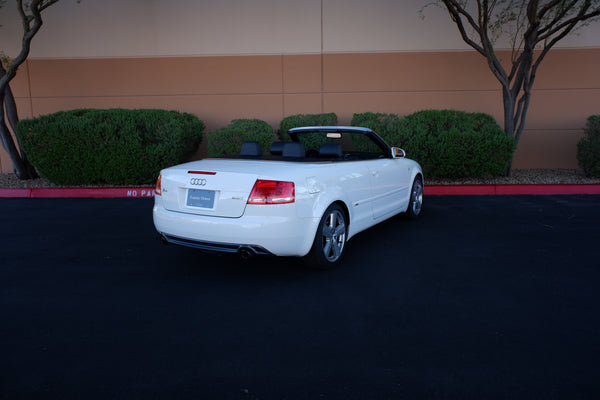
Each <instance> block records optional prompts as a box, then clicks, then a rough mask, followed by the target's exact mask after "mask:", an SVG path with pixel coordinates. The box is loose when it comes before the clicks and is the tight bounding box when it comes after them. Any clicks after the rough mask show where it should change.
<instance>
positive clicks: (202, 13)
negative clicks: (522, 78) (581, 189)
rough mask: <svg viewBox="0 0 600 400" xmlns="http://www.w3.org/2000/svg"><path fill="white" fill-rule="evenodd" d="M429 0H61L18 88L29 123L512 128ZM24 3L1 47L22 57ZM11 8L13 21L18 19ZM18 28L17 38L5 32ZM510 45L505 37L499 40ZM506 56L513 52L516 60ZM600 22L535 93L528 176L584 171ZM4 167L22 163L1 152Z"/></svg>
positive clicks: (520, 155) (5, 15)
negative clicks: (300, 120) (371, 114)
mask: <svg viewBox="0 0 600 400" xmlns="http://www.w3.org/2000/svg"><path fill="white" fill-rule="evenodd" d="M422 4H423V2H422V1H417V0H409V1H402V2H398V1H392V0H369V1H366V0H322V1H321V0H307V1H302V2H297V1H295V0H253V1H247V0H206V1H195V0H154V1H151V0H83V1H82V2H81V3H80V4H77V3H76V2H75V1H74V0H61V2H59V3H58V4H57V5H55V6H53V7H51V8H50V9H48V10H47V13H46V19H45V25H44V27H43V29H42V31H41V32H40V33H39V34H38V36H36V38H35V39H34V43H33V47H32V52H31V55H30V58H29V60H28V62H27V63H26V64H25V65H23V67H22V68H21V69H20V71H19V74H18V76H17V78H15V80H14V81H13V83H12V88H13V91H14V93H15V95H16V97H17V102H18V106H19V114H20V117H21V118H27V117H31V116H36V115H40V114H46V113H50V112H54V111H58V110H64V109H72V108H81V107H103V108H107V107H126V108H150V107H157V108H166V109H177V110H181V111H187V112H192V113H194V114H196V115H198V116H199V117H200V118H201V119H203V120H204V121H205V122H206V123H207V125H208V129H209V130H210V129H215V128H218V127H220V126H223V125H226V124H227V123H228V122H229V121H230V120H231V119H234V118H261V119H264V120H266V121H268V122H269V123H271V124H272V125H273V126H277V124H278V123H279V121H280V120H281V119H282V118H283V117H285V116H287V115H291V114H297V113H317V112H331V111H333V112H336V113H337V114H338V116H339V118H340V122H341V123H348V122H349V121H350V119H351V117H352V114H353V113H355V112H363V111H379V112H393V113H398V114H407V113H409V112H413V111H416V110H420V109H424V108H456V109H461V110H465V111H481V112H487V113H490V114H492V115H493V116H494V117H496V119H497V120H498V121H499V122H501V120H502V107H501V97H500V92H499V88H498V84H497V83H496V81H495V79H494V78H493V76H492V74H491V72H490V71H489V70H488V68H487V65H486V64H485V61H484V60H483V58H482V57H481V56H479V55H477V54H476V53H474V52H473V51H471V50H470V49H469V48H468V47H467V46H466V45H465V44H464V43H463V42H462V40H461V39H460V37H459V36H458V33H457V31H456V28H455V27H454V26H453V25H452V23H451V22H450V19H449V18H448V16H447V14H446V13H445V12H444V11H443V10H442V9H440V8H436V7H428V8H426V9H425V10H424V13H423V14H424V16H425V19H423V20H422V19H420V18H419V10H420V8H421V7H422ZM10 7H12V2H9V4H7V5H6V6H5V9H3V10H2V12H1V13H0V25H3V27H2V28H0V30H1V31H2V33H3V34H2V35H0V49H4V51H5V52H6V53H7V54H9V55H11V54H12V55H14V54H15V53H16V52H17V51H18V49H19V47H18V46H19V43H20V35H21V33H20V31H19V26H18V22H17V19H16V18H17V17H16V15H14V10H11V8H10ZM11 13H12V14H11ZM5 33H6V34H5ZM499 45H500V46H502V43H500V44H499ZM504 57H505V58H507V57H508V53H506V54H504ZM598 66H600V24H597V25H592V26H590V27H588V28H586V29H585V30H582V31H581V32H580V34H579V35H576V36H572V37H571V38H569V39H567V40H565V41H563V42H561V48H560V49H557V50H554V51H553V52H551V53H550V55H549V57H548V59H547V60H545V61H544V64H543V65H542V67H541V69H540V73H539V75H538V80H537V81H536V85H535V93H534V97H533V100H532V104H531V108H530V113H529V118H528V126H527V131H526V132H525V135H524V137H523V138H522V140H521V143H520V145H519V149H518V151H517V155H516V159H515V167H517V168H533V167H569V168H571V167H572V168H575V167H576V166H577V164H576V158H575V144H576V143H577V141H578V140H579V138H580V137H581V135H582V127H583V126H584V124H585V120H586V118H587V117H588V116H589V115H592V114H598V113H599V112H600V111H599V110H598V105H599V104H600V79H599V78H598V74H597V72H596V71H597V69H598ZM0 165H1V167H2V171H4V172H7V171H10V162H9V160H8V157H7V156H6V154H5V153H4V152H3V151H0Z"/></svg>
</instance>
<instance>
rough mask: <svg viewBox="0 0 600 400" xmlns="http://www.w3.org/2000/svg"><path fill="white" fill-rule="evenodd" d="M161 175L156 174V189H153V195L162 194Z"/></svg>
mask: <svg viewBox="0 0 600 400" xmlns="http://www.w3.org/2000/svg"><path fill="white" fill-rule="evenodd" d="M161 180H162V175H161V174H158V179H157V180H156V187H155V188H154V194H156V195H157V196H160V195H161V194H162V182H161Z"/></svg>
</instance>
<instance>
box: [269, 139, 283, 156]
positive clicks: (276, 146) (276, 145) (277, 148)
mask: <svg viewBox="0 0 600 400" xmlns="http://www.w3.org/2000/svg"><path fill="white" fill-rule="evenodd" d="M284 144H285V142H273V144H271V149H270V150H269V151H270V152H271V155H273V156H281V155H283V145H284Z"/></svg>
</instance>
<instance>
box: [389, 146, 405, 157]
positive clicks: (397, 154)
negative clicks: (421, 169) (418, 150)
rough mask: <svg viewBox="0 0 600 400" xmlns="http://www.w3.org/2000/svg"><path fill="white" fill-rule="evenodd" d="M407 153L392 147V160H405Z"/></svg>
mask: <svg viewBox="0 0 600 400" xmlns="http://www.w3.org/2000/svg"><path fill="white" fill-rule="evenodd" d="M404 157H406V152H405V151H404V150H402V149H401V148H399V147H392V158H404Z"/></svg>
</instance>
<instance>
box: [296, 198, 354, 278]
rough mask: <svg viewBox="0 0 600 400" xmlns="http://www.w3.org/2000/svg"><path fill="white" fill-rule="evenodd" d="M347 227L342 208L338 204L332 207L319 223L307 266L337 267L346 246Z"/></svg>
mask: <svg viewBox="0 0 600 400" xmlns="http://www.w3.org/2000/svg"><path fill="white" fill-rule="evenodd" d="M347 225H348V224H347V223H346V216H345V214H344V211H343V210H342V208H341V207H340V206H339V205H337V204H332V205H330V206H329V208H327V210H326V211H325V213H324V214H323V217H322V218H321V221H320V222H319V227H318V228H317V234H316V235H315V240H314V242H313V245H312V247H311V249H310V251H309V253H308V254H307V255H306V256H305V257H304V262H305V264H307V265H308V266H309V267H312V268H318V269H330V268H333V267H335V266H337V265H338V264H339V263H340V259H341V258H342V254H343V252H344V247H345V245H346V236H347V233H348V227H347Z"/></svg>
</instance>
